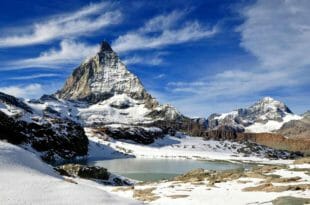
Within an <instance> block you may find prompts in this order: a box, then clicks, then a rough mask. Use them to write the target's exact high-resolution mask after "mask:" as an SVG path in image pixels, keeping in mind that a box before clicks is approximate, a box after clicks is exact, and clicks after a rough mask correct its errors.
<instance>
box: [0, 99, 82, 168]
mask: <svg viewBox="0 0 310 205" xmlns="http://www.w3.org/2000/svg"><path fill="white" fill-rule="evenodd" d="M0 94H1V95H0V101H1V102H2V103H3V105H4V104H5V105H8V106H10V107H11V108H14V109H16V110H18V112H16V113H15V114H12V116H9V115H7V114H5V113H4V112H1V111H0V139H5V140H7V141H8V142H10V143H14V144H20V143H28V144H30V145H31V146H32V147H33V148H34V149H35V150H37V151H39V152H41V153H42V158H43V159H44V160H46V161H49V162H52V161H55V160H57V159H72V158H74V157H77V156H84V155H86V154H87V151H88V139H87V137H86V135H85V133H84V129H83V127H81V126H80V125H79V124H77V123H76V122H74V121H72V120H70V119H66V118H61V117H59V116H58V115H57V112H56V111H52V112H51V110H49V109H47V110H45V111H44V113H43V115H39V114H34V111H33V110H32V109H31V108H30V107H29V106H27V105H26V104H25V103H23V102H21V101H20V100H19V99H17V98H15V97H13V96H9V95H6V94H4V93H0ZM7 99H10V100H9V101H8V100H7Z"/></svg>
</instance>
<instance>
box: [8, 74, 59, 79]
mask: <svg viewBox="0 0 310 205" xmlns="http://www.w3.org/2000/svg"><path fill="white" fill-rule="evenodd" d="M56 76H60V75H59V74H56V73H42V74H34V75H26V76H18V77H12V78H9V79H11V80H30V79H37V78H50V77H56Z"/></svg>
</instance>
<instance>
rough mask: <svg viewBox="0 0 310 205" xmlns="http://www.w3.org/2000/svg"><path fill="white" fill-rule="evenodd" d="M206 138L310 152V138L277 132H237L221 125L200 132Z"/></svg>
mask: <svg viewBox="0 0 310 205" xmlns="http://www.w3.org/2000/svg"><path fill="white" fill-rule="evenodd" d="M202 136H203V137H205V138H206V139H213V140H231V141H239V142H244V141H250V142H253V143H257V144H261V145H265V146H268V147H272V148H275V149H280V150H288V151H293V152H296V151H298V152H303V153H305V154H306V155H308V154H309V153H310V139H308V138H286V137H284V136H283V135H281V134H277V133H244V132H237V131H236V130H235V129H233V128H230V127H227V126H222V127H220V128H218V129H216V130H209V131H206V132H203V133H202Z"/></svg>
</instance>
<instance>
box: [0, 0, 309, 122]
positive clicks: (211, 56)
mask: <svg viewBox="0 0 310 205" xmlns="http://www.w3.org/2000/svg"><path fill="white" fill-rule="evenodd" d="M309 9H310V1H308V0H274V1H270V0H250V1H245V0H240V1H237V0H222V1H218V0H191V1H190V0H171V1H158V0H149V1H146V0H145V1H143V0H130V1H125V0H119V1H86V0H72V1H62V0H54V1H45V0H36V1H19V0H10V1H3V2H2V3H1V7H0V61H1V62H2V65H1V67H0V91H2V92H7V93H9V94H12V95H16V96H19V97H24V98H36V97H39V96H41V95H42V94H43V93H53V92H55V91H56V90H57V89H59V88H61V87H62V85H63V84H64V81H65V79H66V78H67V77H68V75H70V73H71V72H72V70H73V69H74V68H75V67H76V66H78V65H79V64H80V63H81V62H82V61H83V60H85V59H86V58H87V57H90V56H92V55H94V54H95V53H96V51H97V49H98V46H99V43H100V42H101V41H102V40H107V41H109V42H110V43H111V45H112V48H113V49H114V50H115V51H117V53H118V54H119V56H120V57H121V59H122V60H123V61H124V62H125V63H126V64H127V66H128V68H129V70H130V71H132V72H133V73H135V74H136V75H137V76H138V77H139V78H140V79H141V81H142V83H143V84H144V85H145V87H146V89H147V90H148V91H149V92H150V93H151V94H152V95H154V96H155V97H156V98H158V99H159V101H160V102H161V103H170V104H172V105H174V106H175V107H177V108H178V109H179V110H180V111H181V112H183V113H184V114H186V115H189V116H195V117H198V116H199V117H202V116H208V115H209V114H211V113H214V112H227V111H230V110H232V109H236V108H238V107H244V106H248V105H250V104H252V103H253V102H255V101H257V100H258V99H260V98H261V97H263V96H271V97H273V98H275V99H279V100H281V101H284V102H285V103H286V104H287V105H288V106H289V107H290V108H291V109H292V110H293V111H294V112H296V113H303V112H304V111H306V110H308V109H309V104H310V91H309V90H310V89H309V88H310V58H309V54H310V21H309V19H310V13H309V12H308V11H309Z"/></svg>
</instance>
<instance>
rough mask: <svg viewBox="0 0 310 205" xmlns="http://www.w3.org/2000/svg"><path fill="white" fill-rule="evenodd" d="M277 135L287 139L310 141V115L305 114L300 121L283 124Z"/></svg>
mask: <svg viewBox="0 0 310 205" xmlns="http://www.w3.org/2000/svg"><path fill="white" fill-rule="evenodd" d="M277 133H279V134H281V135H283V136H285V137H287V138H292V139H297V138H300V139H308V140H310V113H309V112H307V113H305V114H304V115H303V118H302V119H300V120H292V121H289V122H287V123H285V124H283V126H282V127H281V128H280V129H279V130H278V131H277Z"/></svg>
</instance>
